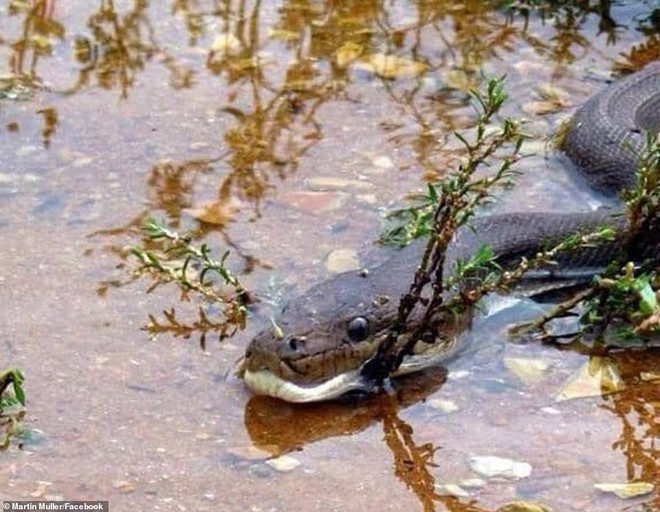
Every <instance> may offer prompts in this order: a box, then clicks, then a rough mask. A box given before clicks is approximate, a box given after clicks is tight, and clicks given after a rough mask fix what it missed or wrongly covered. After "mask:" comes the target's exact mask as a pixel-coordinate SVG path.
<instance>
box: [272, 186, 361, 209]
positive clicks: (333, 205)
mask: <svg viewBox="0 0 660 512" xmlns="http://www.w3.org/2000/svg"><path fill="white" fill-rule="evenodd" d="M347 197H348V195H347V194H346V193H344V192H315V191H309V190H296V191H293V192H285V193H284V194H282V195H281V196H280V200H281V201H283V202H284V203H286V204H288V205H290V206H292V207H294V208H297V209H298V210H302V211H306V212H308V213H314V214H320V213H326V212H331V211H334V210H338V209H339V208H341V207H342V206H343V205H344V203H345V202H346V199H347Z"/></svg>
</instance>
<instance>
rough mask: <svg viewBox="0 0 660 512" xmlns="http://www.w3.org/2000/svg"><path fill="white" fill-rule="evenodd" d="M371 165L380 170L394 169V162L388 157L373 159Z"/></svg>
mask: <svg viewBox="0 0 660 512" xmlns="http://www.w3.org/2000/svg"><path fill="white" fill-rule="evenodd" d="M371 163H372V164H373V165H374V167H378V168H379V169H392V168H393V167H394V162H392V159H391V158H390V157H389V156H386V155H383V156H377V157H375V158H373V159H372V161H371Z"/></svg>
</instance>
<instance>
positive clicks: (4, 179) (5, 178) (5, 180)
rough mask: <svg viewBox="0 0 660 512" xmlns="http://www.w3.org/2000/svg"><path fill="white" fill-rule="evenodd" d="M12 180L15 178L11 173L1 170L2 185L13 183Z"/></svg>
mask: <svg viewBox="0 0 660 512" xmlns="http://www.w3.org/2000/svg"><path fill="white" fill-rule="evenodd" d="M12 181H14V179H13V178H12V177H11V176H10V175H9V174H5V173H4V172H0V185H4V184H7V183H11V182H12Z"/></svg>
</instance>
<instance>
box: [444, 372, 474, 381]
mask: <svg viewBox="0 0 660 512" xmlns="http://www.w3.org/2000/svg"><path fill="white" fill-rule="evenodd" d="M468 375H470V372H469V371H467V370H456V371H452V372H449V374H448V375H447V379H449V380H461V379H464V378H465V377H467V376H468Z"/></svg>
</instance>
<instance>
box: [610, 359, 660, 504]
mask: <svg viewBox="0 0 660 512" xmlns="http://www.w3.org/2000/svg"><path fill="white" fill-rule="evenodd" d="M616 357H617V359H618V362H619V365H620V367H621V374H622V377H623V379H624V382H625V383H626V388H625V389H623V390H622V391H619V392H617V393H613V394H609V395H607V396H604V397H603V401H604V403H603V404H601V407H602V408H603V409H605V410H607V411H610V412H611V413H613V414H615V415H616V416H617V418H618V419H619V420H620V421H621V433H620V435H619V438H618V439H617V440H616V441H615V442H614V443H612V449H613V450H619V451H621V453H623V454H624V455H625V458H626V480H627V481H628V482H647V483H651V484H655V486H656V488H658V485H660V475H658V460H660V447H659V446H658V441H659V440H660V422H658V418H660V386H658V382H659V381H660V368H658V365H657V363H654V360H653V358H647V357H645V356H644V355H643V353H638V354H628V355H627V354H623V353H621V354H617V355H616ZM648 505H649V507H650V508H649V509H648V510H656V509H657V508H658V507H659V506H660V495H656V497H655V499H654V500H653V501H651V502H649V503H648ZM644 510H646V509H644Z"/></svg>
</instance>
